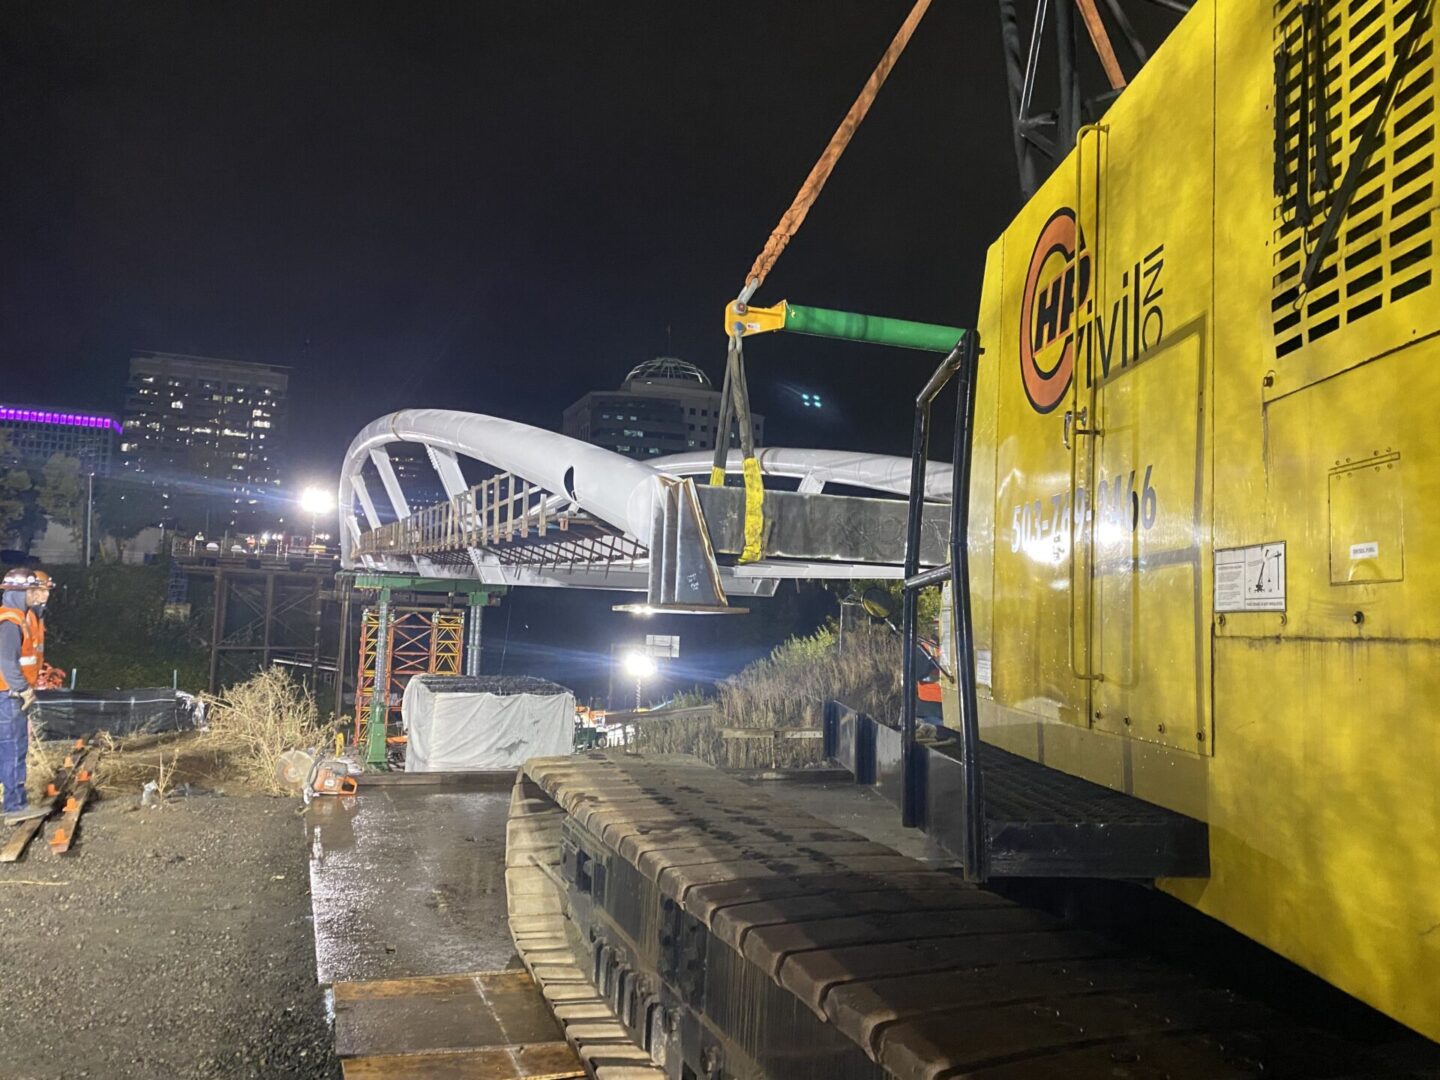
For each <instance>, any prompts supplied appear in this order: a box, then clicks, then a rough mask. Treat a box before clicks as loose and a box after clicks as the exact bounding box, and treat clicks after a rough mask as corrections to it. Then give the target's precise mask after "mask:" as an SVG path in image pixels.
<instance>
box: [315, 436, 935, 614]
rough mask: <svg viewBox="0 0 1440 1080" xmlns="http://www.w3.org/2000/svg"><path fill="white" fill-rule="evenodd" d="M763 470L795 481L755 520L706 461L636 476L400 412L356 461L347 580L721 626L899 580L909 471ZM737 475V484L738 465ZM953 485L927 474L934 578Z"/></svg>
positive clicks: (668, 463)
mask: <svg viewBox="0 0 1440 1080" xmlns="http://www.w3.org/2000/svg"><path fill="white" fill-rule="evenodd" d="M397 443H401V444H403V443H410V444H418V445H420V446H423V447H424V448H425V452H426V455H427V457H428V459H429V461H430V464H431V465H432V466H433V467H434V469H435V472H436V474H437V476H438V477H439V480H440V483H441V485H442V487H443V489H444V491H445V493H446V495H447V499H446V501H445V502H442V503H439V504H437V505H434V506H426V507H415V506H412V505H411V503H410V501H409V498H408V497H407V494H406V492H405V490H404V488H403V486H402V484H401V481H400V478H399V477H398V476H397V474H396V471H395V468H394V465H393V463H392V461H391V458H390V454H389V449H390V448H391V447H392V446H394V445H395V444H397ZM756 456H757V458H758V459H759V464H760V470H761V474H762V478H766V479H769V480H770V481H772V482H773V481H775V480H777V479H780V478H785V479H786V480H788V481H790V484H788V485H787V486H786V488H785V489H781V488H779V487H771V488H767V490H766V491H765V493H764V497H763V500H757V502H759V504H760V505H758V506H757V505H755V503H754V502H752V503H750V504H749V505H747V495H746V492H745V490H744V488H743V487H738V486H711V485H710V484H708V483H697V482H696V479H695V478H696V477H697V476H704V477H707V478H708V476H709V473H710V469H711V463H712V454H711V453H710V452H709V451H705V452H699V453H690V454H680V455H675V456H672V457H666V458H658V459H655V460H652V461H636V460H634V459H631V458H627V457H624V456H622V455H620V454H616V453H614V452H612V451H610V450H606V449H604V448H603V447H598V446H593V445H591V444H589V443H585V442H581V441H579V440H576V439H572V438H569V437H568V436H564V435H559V434H556V433H555V432H552V431H546V430H543V429H541V428H536V427H531V426H529V425H526V424H519V423H515V422H514V421H510V420H504V419H501V418H499V417H494V416H485V415H481V414H478V413H467V412H456V411H452V410H446V409H404V410H401V411H399V412H394V413H391V414H389V415H388V416H382V417H380V418H379V419H378V420H375V421H373V422H372V423H370V424H368V425H367V426H366V427H365V428H364V429H362V430H361V431H360V433H359V434H358V435H356V436H355V439H354V441H353V442H351V444H350V448H349V450H348V451H347V453H346V455H345V463H344V467H343V469H342V471H341V476H340V490H339V498H338V505H339V508H340V518H341V560H342V564H343V565H344V566H345V567H346V568H347V569H355V570H363V571H372V572H391V573H406V574H419V575H422V576H425V577H432V578H454V579H458V580H472V581H479V582H482V583H485V584H491V585H534V586H550V587H569V588H596V589H616V590H624V591H630V592H643V593H645V594H646V599H645V603H646V604H648V605H650V606H653V607H656V608H662V609H669V610H698V611H706V610H724V608H725V607H726V606H727V603H728V598H729V597H731V596H768V595H770V594H772V593H773V592H774V591H775V588H776V586H777V584H778V583H779V582H780V581H781V580H783V579H785V578H808V579H853V578H899V577H902V576H903V574H902V570H903V562H904V555H905V534H906V502H905V498H904V497H905V496H908V494H909V487H910V468H911V463H910V461H908V460H907V459H904V458H899V457H890V456H885V455H878V454H865V453H851V452H845V451H835V450H805V449H787V448H779V447H774V448H768V449H762V450H759V451H757V455H756ZM463 458H469V459H471V460H473V461H476V462H479V463H480V465H481V466H482V467H483V468H482V469H480V470H479V471H481V472H484V473H486V474H488V475H487V476H486V478H485V479H483V480H482V481H481V482H480V483H478V484H472V483H470V482H469V481H468V480H467V479H466V477H465V473H464V470H462V468H461V460H462V459H463ZM367 463H368V464H373V466H374V468H375V471H376V473H377V474H378V476H379V479H380V484H381V487H382V488H383V497H384V499H385V500H386V501H387V502H388V503H389V508H390V514H389V515H388V516H389V517H391V518H393V520H392V521H390V522H388V523H384V522H382V518H381V516H380V514H379V513H378V512H377V503H376V493H375V492H372V491H371V490H370V487H369V485H368V484H367V482H366V478H365V475H364V469H365V466H366V464H367ZM726 471H727V473H729V474H739V473H740V471H741V463H740V454H739V452H738V451H732V452H731V454H730V458H729V462H728V464H727V470H726ZM950 471H951V470H950V466H949V465H947V464H943V463H939V462H931V463H929V465H928V468H927V470H926V505H925V508H924V515H923V523H922V530H921V542H920V564H921V565H922V566H938V565H942V564H943V563H944V562H945V561H946V559H947V558H948V552H947V544H948V536H949V508H948V506H947V505H944V504H946V503H948V500H949V497H950V480H951V477H950ZM795 481H798V490H797V489H794V486H793V485H794V482H795ZM837 488H838V489H841V491H842V492H843V493H837V492H836V489H837ZM897 496H898V497H897ZM747 514H748V517H749V521H750V523H751V525H752V528H753V527H754V526H755V525H756V524H758V525H759V526H760V531H759V535H760V543H759V549H758V557H756V558H752V559H750V560H749V561H742V560H741V558H740V556H741V554H742V552H743V551H744V549H745V527H746V523H747ZM754 554H756V553H755V551H754V550H753V548H752V551H751V555H754Z"/></svg>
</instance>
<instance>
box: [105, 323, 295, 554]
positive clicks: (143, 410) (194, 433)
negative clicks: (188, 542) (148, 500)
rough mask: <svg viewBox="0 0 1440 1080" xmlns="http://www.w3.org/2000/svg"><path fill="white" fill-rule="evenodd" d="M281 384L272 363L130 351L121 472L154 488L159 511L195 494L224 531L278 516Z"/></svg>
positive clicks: (282, 509) (285, 372) (284, 389)
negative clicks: (216, 512)
mask: <svg viewBox="0 0 1440 1080" xmlns="http://www.w3.org/2000/svg"><path fill="white" fill-rule="evenodd" d="M289 386H290V370H289V368H286V367H281V366H279V365H276V364H257V363H251V362H248V361H240V360H224V359H219V358H216V357H206V356H189V355H184V354H180V353H163V352H145V353H137V354H135V355H134V356H132V357H131V360H130V377H129V382H128V384H127V386H126V393H125V419H124V429H123V432H122V435H121V442H120V462H121V465H122V467H123V468H124V470H125V472H126V473H127V474H128V475H129V476H130V478H132V479H137V480H147V479H148V480H149V481H150V482H151V483H153V484H154V485H155V486H156V487H157V488H159V489H160V490H161V492H162V494H163V495H164V497H165V499H166V502H167V505H168V504H169V501H170V499H171V498H172V497H173V496H175V495H178V494H181V493H184V494H187V495H199V496H201V497H203V498H204V499H205V501H206V504H207V506H211V507H214V508H215V509H221V510H223V513H222V517H224V518H225V519H226V520H225V521H224V522H223V524H227V525H239V524H243V523H246V522H252V521H259V520H263V519H278V518H279V517H283V516H286V515H287V511H288V509H289V508H288V507H286V506H285V505H284V503H283V501H282V500H283V495H282V489H283V487H284V480H285V451H286V442H287V439H286V436H287V401H288V395H289ZM214 524H218V523H212V527H213V526H214Z"/></svg>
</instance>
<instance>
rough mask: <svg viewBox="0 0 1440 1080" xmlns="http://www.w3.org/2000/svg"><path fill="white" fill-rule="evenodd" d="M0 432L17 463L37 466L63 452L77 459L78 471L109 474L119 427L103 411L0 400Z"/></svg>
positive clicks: (113, 418) (117, 423) (111, 417)
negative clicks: (87, 410) (90, 411)
mask: <svg viewBox="0 0 1440 1080" xmlns="http://www.w3.org/2000/svg"><path fill="white" fill-rule="evenodd" d="M0 432H4V434H5V435H6V436H7V437H8V441H9V443H10V449H11V453H12V454H13V455H14V458H15V459H16V464H21V465H26V466H31V467H34V468H39V467H40V466H43V465H44V464H45V462H46V461H47V460H48V459H49V458H50V456H51V455H52V454H64V455H66V456H67V457H73V458H77V459H78V460H79V462H80V471H81V473H92V472H93V473H94V474H95V475H96V476H109V475H110V466H111V462H112V459H113V458H114V454H115V441H116V439H117V438H118V437H119V435H120V432H121V427H120V421H119V420H118V419H117V418H116V417H114V416H108V415H106V414H104V413H82V412H73V411H70V410H67V409H52V408H47V407H45V406H43V405H9V404H3V403H0Z"/></svg>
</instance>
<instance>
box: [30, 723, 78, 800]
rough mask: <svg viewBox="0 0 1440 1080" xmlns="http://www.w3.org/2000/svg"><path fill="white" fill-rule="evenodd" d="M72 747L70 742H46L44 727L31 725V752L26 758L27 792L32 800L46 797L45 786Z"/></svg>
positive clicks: (37, 724)
mask: <svg viewBox="0 0 1440 1080" xmlns="http://www.w3.org/2000/svg"><path fill="white" fill-rule="evenodd" d="M70 747H71V744H70V743H69V742H46V741H45V727H44V725H43V724H39V723H33V724H31V725H30V751H29V753H28V754H27V755H26V758H25V767H26V778H25V790H26V792H27V794H29V796H30V798H31V799H38V798H41V797H42V796H43V795H44V793H45V785H46V784H48V783H49V782H50V778H51V777H52V776H54V775H55V772H56V770H57V769H59V768H60V766H61V765H62V764H63V763H64V761H65V755H66V754H68V753H69V752H70Z"/></svg>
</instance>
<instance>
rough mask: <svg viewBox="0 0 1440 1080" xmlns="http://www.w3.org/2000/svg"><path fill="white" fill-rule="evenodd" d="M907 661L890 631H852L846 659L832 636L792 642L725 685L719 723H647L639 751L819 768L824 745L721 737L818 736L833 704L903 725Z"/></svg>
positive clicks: (700, 719) (736, 763)
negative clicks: (767, 731) (729, 731)
mask: <svg viewBox="0 0 1440 1080" xmlns="http://www.w3.org/2000/svg"><path fill="white" fill-rule="evenodd" d="M903 656H904V653H903V649H902V646H901V641H900V637H899V635H897V634H895V633H894V632H893V631H890V630H889V629H887V628H884V627H879V628H876V627H869V626H862V627H858V628H856V629H855V630H853V631H851V630H847V631H846V633H845V650H844V652H841V651H840V648H839V642H838V641H837V639H836V635H835V633H834V632H833V631H831V630H830V629H829V628H825V629H821V630H818V631H816V632H815V633H814V634H811V635H809V636H807V637H793V638H790V639H789V640H788V641H786V642H785V643H784V644H782V645H780V646H778V647H777V648H776V649H775V651H774V652H772V653H771V654H770V655H769V656H767V657H766V658H765V659H763V660H757V661H756V662H755V663H753V664H751V665H749V666H748V667H746V668H745V669H744V670H743V671H741V672H739V673H738V674H736V675H734V676H732V677H731V678H729V679H727V680H725V681H724V682H723V683H721V684H720V687H719V692H718V695H717V697H716V698H715V701H714V711H713V713H712V714H711V715H709V716H689V717H676V718H673V719H663V718H660V717H656V718H646V719H643V720H642V721H641V722H640V724H639V731H640V737H639V741H638V745H637V748H638V749H640V750H642V751H644V752H647V753H669V754H680V753H684V754H695V755H696V756H697V757H699V758H701V759H702V760H704V761H708V762H710V763H711V764H713V765H720V766H724V767H727V768H766V767H769V766H771V765H775V766H778V767H780V768H795V767H801V766H805V765H811V764H818V763H819V761H820V758H821V753H822V747H821V742H820V740H819V739H805V740H779V741H773V742H772V740H769V739H733V738H732V739H726V738H724V737H723V736H722V735H721V731H722V729H724V728H743V727H759V728H818V727H819V726H820V722H821V712H822V707H823V706H824V703H825V702H826V701H828V700H830V699H832V698H833V699H836V700H839V701H843V702H844V703H845V704H846V705H849V706H850V707H851V708H852V709H855V710H857V711H859V712H864V713H868V714H870V715H871V716H874V717H876V718H877V719H881V720H887V721H890V722H898V720H899V715H900V703H901V699H902V694H901V676H902V671H901V665H902V661H903Z"/></svg>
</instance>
